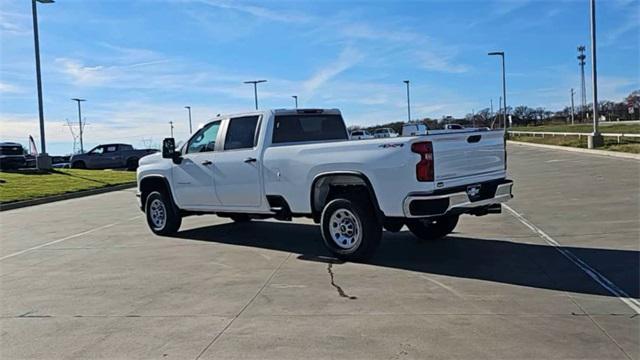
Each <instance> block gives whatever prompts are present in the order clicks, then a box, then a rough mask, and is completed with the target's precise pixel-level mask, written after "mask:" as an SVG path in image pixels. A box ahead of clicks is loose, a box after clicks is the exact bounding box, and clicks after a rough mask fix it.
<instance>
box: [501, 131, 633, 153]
mask: <svg viewBox="0 0 640 360" xmlns="http://www.w3.org/2000/svg"><path fill="white" fill-rule="evenodd" d="M509 139H510V140H514V141H524V142H531V143H536V144H547V145H559V146H572V147H578V148H585V149H586V148H587V138H586V136H583V137H582V138H580V139H578V137H577V136H549V135H547V136H545V137H540V136H535V137H534V136H525V135H523V136H510V137H509ZM604 142H605V144H604V146H603V147H601V148H598V149H600V150H610V151H621V152H628V153H634V154H640V139H638V140H624V138H623V140H621V142H620V144H618V141H617V139H616V138H606V137H605V138H604Z"/></svg>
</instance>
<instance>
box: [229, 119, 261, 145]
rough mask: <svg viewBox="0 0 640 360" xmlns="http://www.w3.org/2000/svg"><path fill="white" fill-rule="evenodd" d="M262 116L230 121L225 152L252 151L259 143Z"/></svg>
mask: <svg viewBox="0 0 640 360" xmlns="http://www.w3.org/2000/svg"><path fill="white" fill-rule="evenodd" d="M259 122H260V116H258V115H252V116H242V117H237V118H231V119H229V125H228V126H227V134H226V136H225V140H224V150H240V149H252V148H253V147H255V146H256V144H257V142H258V130H259V126H258V124H259Z"/></svg>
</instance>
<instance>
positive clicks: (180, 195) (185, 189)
mask: <svg viewBox="0 0 640 360" xmlns="http://www.w3.org/2000/svg"><path fill="white" fill-rule="evenodd" d="M220 125H221V122H220V121H214V122H212V123H210V124H207V125H206V126H205V127H203V128H202V129H200V130H198V132H196V134H195V135H194V136H193V137H191V139H190V140H189V142H188V143H187V145H186V146H185V147H184V152H185V153H184V154H183V155H182V161H181V162H180V164H174V166H173V169H172V172H173V188H174V193H175V194H174V195H175V201H176V203H177V204H178V206H180V207H182V208H185V207H186V208H206V207H215V206H217V205H220V201H219V200H218V198H217V196H216V191H215V183H214V177H213V171H214V166H215V159H214V156H215V154H216V150H217V147H216V144H217V140H218V138H219V130H220Z"/></svg>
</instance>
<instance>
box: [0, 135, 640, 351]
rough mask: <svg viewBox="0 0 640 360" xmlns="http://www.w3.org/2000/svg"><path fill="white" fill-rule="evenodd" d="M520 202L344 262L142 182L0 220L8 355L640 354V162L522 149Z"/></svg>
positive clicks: (299, 230) (300, 224)
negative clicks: (163, 204) (177, 220)
mask: <svg viewBox="0 0 640 360" xmlns="http://www.w3.org/2000/svg"><path fill="white" fill-rule="evenodd" d="M509 169H510V173H511V177H512V178H513V179H514V180H515V181H516V187H515V194H516V198H515V199H513V201H512V202H510V203H509V207H510V209H511V210H509V209H506V210H505V211H504V212H503V214H500V215H494V216H485V217H471V216H466V217H463V218H462V220H461V223H460V225H459V227H458V228H457V230H456V232H455V233H453V234H452V235H451V236H449V237H448V238H447V239H445V240H443V241H438V242H431V243H421V242H418V241H416V240H415V239H414V238H413V236H412V235H411V234H410V233H409V232H406V231H403V232H401V233H398V234H389V233H388V234H385V236H384V240H383V242H382V245H381V247H380V249H379V251H378V253H377V255H376V257H375V258H374V259H373V260H372V261H370V262H369V263H368V264H355V263H338V262H335V261H333V260H332V259H331V258H330V257H329V254H328V253H327V251H325V250H324V248H323V247H322V244H321V239H320V234H319V230H318V228H317V227H316V226H314V225H313V224H311V223H310V222H308V221H295V222H293V223H280V222H271V221H255V222H253V223H251V224H242V225H240V224H233V223H230V222H228V221H227V220H224V219H219V218H217V217H215V216H201V217H192V218H188V219H186V220H185V222H184V224H183V228H182V231H181V232H180V233H179V234H178V235H177V236H176V237H173V238H168V237H165V238H162V237H156V236H153V235H152V234H151V233H150V232H149V230H148V229H147V227H146V224H145V222H144V219H143V217H142V216H141V213H140V212H139V210H138V209H137V208H136V204H135V198H134V192H133V191H132V190H131V191H120V192H114V193H109V194H103V195H97V196H92V197H87V198H82V199H75V200H68V201H62V202H58V203H52V204H47V205H40V206H34V207H30V208H24V209H18V210H12V211H7V212H2V213H0V225H1V229H0V231H1V232H0V233H1V234H2V235H1V236H0V238H1V240H0V302H1V308H0V358H2V359H14V358H42V359H57V358H82V359H86V358H122V359H124V358H126V359H131V358H144V359H146V358H161V359H165V358H166V359H169V358H174V359H196V358H202V359H212V358H217V359H303V358H306V359H320V358H340V359H427V358H429V359H433V358H436V359H437V358H445V359H446V358H457V359H460V358H464V359H495V358H509V359H514V358H518V359H534V358H535V359H568V358H575V359H629V358H632V359H640V340H639V339H640V316H639V315H638V312H639V311H640V306H638V304H640V303H639V302H638V300H637V299H638V297H639V289H638V286H639V283H640V280H639V273H640V269H639V262H640V255H639V254H640V249H639V246H640V244H639V242H640V218H639V214H640V208H639V206H640V198H639V194H638V189H639V188H640V183H639V181H640V180H639V173H640V164H639V163H638V162H637V161H634V160H626V159H615V158H609V157H599V156H594V155H585V154H579V153H570V152H564V151H556V150H547V149H540V148H533V147H526V146H519V145H510V153H509Z"/></svg>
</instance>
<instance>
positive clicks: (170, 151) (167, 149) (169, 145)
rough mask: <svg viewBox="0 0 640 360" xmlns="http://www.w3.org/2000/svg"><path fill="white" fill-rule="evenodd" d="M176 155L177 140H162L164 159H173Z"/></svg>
mask: <svg viewBox="0 0 640 360" xmlns="http://www.w3.org/2000/svg"><path fill="white" fill-rule="evenodd" d="M175 154H176V140H175V139H174V138H166V139H164V140H162V157H163V158H164V159H173V157H174V156H175Z"/></svg>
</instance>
